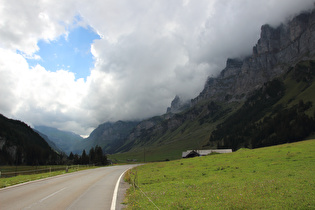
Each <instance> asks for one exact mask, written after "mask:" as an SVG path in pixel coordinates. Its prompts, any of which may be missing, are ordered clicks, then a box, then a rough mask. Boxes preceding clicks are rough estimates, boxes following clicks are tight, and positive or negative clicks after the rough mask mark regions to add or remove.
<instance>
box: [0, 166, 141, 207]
mask: <svg viewBox="0 0 315 210" xmlns="http://www.w3.org/2000/svg"><path fill="white" fill-rule="evenodd" d="M134 166H135V165H125V166H111V167H102V168H96V169H90V170H84V171H79V172H75V173H69V174H65V175H61V176H57V177H51V178H48V179H44V180H38V181H35V182H30V183H25V184H22V185H19V186H13V187H8V188H4V189H1V190H0V209H1V210H7V209H8V210H11V209H31V210H33V209H45V210H48V209H58V210H59V209H93V210H94V209H111V207H112V200H113V192H114V189H115V186H116V183H117V181H118V179H119V177H120V175H121V174H122V173H123V172H124V171H126V170H127V169H129V168H132V167H134ZM118 202H119V201H117V205H119V203H118ZM116 209H118V208H117V207H116Z"/></svg>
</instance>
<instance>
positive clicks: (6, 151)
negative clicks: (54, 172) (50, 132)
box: [0, 114, 62, 165]
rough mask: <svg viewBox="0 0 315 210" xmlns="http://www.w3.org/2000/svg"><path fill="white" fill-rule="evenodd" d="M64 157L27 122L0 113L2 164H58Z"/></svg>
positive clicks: (0, 162)
mask: <svg viewBox="0 0 315 210" xmlns="http://www.w3.org/2000/svg"><path fill="white" fill-rule="evenodd" d="M61 159H62V157H61V156H60V155H59V154H57V153H56V152H55V151H53V150H52V149H51V148H50V146H49V145H48V143H47V142H46V141H45V140H44V139H43V138H42V137H41V136H40V135H39V134H38V133H36V132H35V131H34V130H33V129H32V128H30V127H29V126H28V125H26V124H25V123H23V122H21V121H18V120H12V119H8V118H6V117H4V116H3V115H1V114H0V164H1V165H25V164H27V165H43V164H58V163H60V162H61V161H62V160H61Z"/></svg>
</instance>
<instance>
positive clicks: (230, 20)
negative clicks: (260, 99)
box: [0, 0, 313, 135]
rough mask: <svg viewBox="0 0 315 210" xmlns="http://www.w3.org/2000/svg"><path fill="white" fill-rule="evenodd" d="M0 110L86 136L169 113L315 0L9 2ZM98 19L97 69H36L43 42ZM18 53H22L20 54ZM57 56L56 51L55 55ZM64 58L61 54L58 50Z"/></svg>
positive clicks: (1, 28) (1, 25)
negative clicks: (81, 72)
mask: <svg viewBox="0 0 315 210" xmlns="http://www.w3.org/2000/svg"><path fill="white" fill-rule="evenodd" d="M0 5H1V6H0V14H1V19H0V40H1V43H0V84H1V86H0V94H1V98H2V99H5V100H1V101H0V113H2V114H4V115H6V116H8V117H14V118H18V119H20V120H23V121H26V122H28V123H30V124H33V125H34V124H36V125H40V124H43V125H48V126H54V127H57V128H59V129H65V130H71V131H74V132H76V133H78V134H83V135H86V134H88V133H89V132H90V131H91V129H92V128H93V127H96V126H97V125H98V124H100V123H103V122H105V121H108V120H119V119H123V120H125V119H140V118H144V117H150V116H153V115H156V114H162V113H163V112H165V110H166V107H167V106H169V104H170V102H171V100H172V98H173V97H174V96H175V95H176V94H179V95H181V96H183V97H184V98H186V99H189V98H193V97H195V96H197V94H198V93H199V92H200V91H201V90H202V88H203V85H204V82H205V80H206V78H207V76H209V75H211V74H217V73H218V71H219V70H221V69H222V68H223V67H224V64H225V61H226V59H227V58H228V57H236V56H242V55H247V54H249V53H250V52H251V49H252V46H253V45H254V44H255V42H256V41H257V39H258V37H259V33H260V27H261V25H262V24H265V23H271V24H272V25H277V24H279V23H280V22H281V21H285V20H286V18H288V17H290V15H291V17H292V16H293V15H295V14H296V13H298V12H300V11H301V10H303V9H308V8H312V6H313V0H304V1H296V0H260V1H258V0H257V1H252V0H240V1H233V0H212V1H209V0H199V1H189V0H183V1H180V0H174V1H161V0H125V1H102V0H94V1H87V0H85V1H75V0H66V1H62V2H58V3H56V1H52V0H46V1H40V0H35V1H28V0H10V1H6V0H0ZM76 26H91V27H92V28H93V29H94V30H95V31H96V32H97V33H98V34H99V35H101V38H102V39H101V40H95V41H94V43H93V44H92V46H91V52H92V54H93V56H94V58H95V66H94V68H93V69H91V75H90V76H89V77H87V78H86V81H84V80H83V79H79V80H75V76H74V73H73V72H69V71H66V70H62V69H61V70H59V71H57V72H50V71H48V70H46V69H44V68H43V67H42V66H39V65H37V66H35V67H30V66H29V65H28V63H27V61H26V58H34V59H40V57H39V56H38V55H36V52H37V51H38V50H39V49H38V45H37V43H38V41H39V40H46V41H47V42H50V41H52V40H56V39H57V38H58V37H59V36H65V37H67V36H68V33H69V32H68V31H70V30H69V29H71V28H72V27H76ZM17 52H19V53H20V54H18V53H17ZM52 56H53V55H52ZM56 56H58V55H56Z"/></svg>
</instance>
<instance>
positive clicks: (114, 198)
mask: <svg viewBox="0 0 315 210" xmlns="http://www.w3.org/2000/svg"><path fill="white" fill-rule="evenodd" d="M128 170H129V169H127V170H125V171H124V172H123V173H122V174H121V175H120V177H119V178H118V180H117V182H116V186H115V189H114V194H113V199H112V205H111V207H110V210H116V200H117V194H118V187H119V182H120V179H121V177H122V176H123V175H124V174H125V172H126V171H128Z"/></svg>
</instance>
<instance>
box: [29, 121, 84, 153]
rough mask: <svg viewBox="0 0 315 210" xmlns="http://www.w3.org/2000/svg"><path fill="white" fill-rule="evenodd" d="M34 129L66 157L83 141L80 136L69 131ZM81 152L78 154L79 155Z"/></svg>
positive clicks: (36, 127) (47, 128)
mask: <svg viewBox="0 0 315 210" xmlns="http://www.w3.org/2000/svg"><path fill="white" fill-rule="evenodd" d="M34 129H35V130H37V131H39V132H40V133H42V134H44V135H46V136H47V137H48V138H49V139H50V140H51V141H52V142H53V143H54V144H55V145H56V146H57V147H58V148H60V149H61V150H62V151H64V152H65V153H66V154H68V155H69V154H70V152H72V151H73V150H75V148H76V145H77V144H79V143H80V142H81V141H83V138H82V137H81V136H80V135H78V134H75V133H73V132H69V131H61V130H59V129H57V128H52V127H47V126H35V127H34ZM81 152H82V150H81ZM81 152H80V153H79V154H81Z"/></svg>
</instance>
